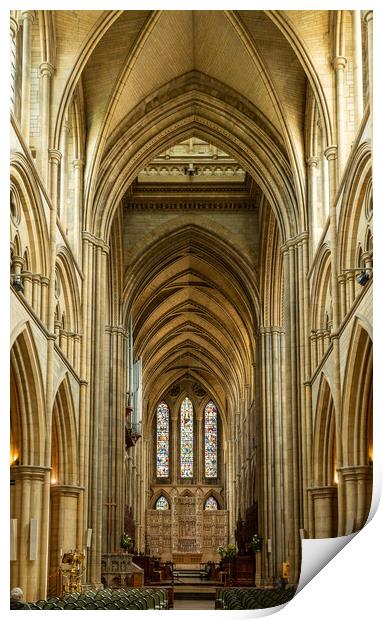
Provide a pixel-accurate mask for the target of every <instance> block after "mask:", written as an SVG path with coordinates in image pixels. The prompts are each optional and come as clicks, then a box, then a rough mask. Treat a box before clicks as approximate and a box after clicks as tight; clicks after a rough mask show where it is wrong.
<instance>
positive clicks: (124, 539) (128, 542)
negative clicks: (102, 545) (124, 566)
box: [120, 532, 133, 551]
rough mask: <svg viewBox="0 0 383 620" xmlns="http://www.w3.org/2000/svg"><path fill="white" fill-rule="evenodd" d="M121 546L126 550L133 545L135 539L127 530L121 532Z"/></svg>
mask: <svg viewBox="0 0 383 620" xmlns="http://www.w3.org/2000/svg"><path fill="white" fill-rule="evenodd" d="M120 546H121V549H124V551H129V550H130V549H131V548H132V547H133V539H132V538H131V537H130V536H129V534H127V533H126V532H124V533H123V534H121V542H120Z"/></svg>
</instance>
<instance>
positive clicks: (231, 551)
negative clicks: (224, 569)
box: [217, 545, 238, 559]
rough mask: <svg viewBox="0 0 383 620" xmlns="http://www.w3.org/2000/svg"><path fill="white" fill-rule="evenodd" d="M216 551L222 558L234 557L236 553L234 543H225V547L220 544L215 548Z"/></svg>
mask: <svg viewBox="0 0 383 620" xmlns="http://www.w3.org/2000/svg"><path fill="white" fill-rule="evenodd" d="M217 553H219V555H220V556H221V558H222V559H224V558H226V559H231V558H235V556H236V555H237V553H238V549H237V546H236V545H227V547H224V546H223V545H220V546H219V547H218V549H217Z"/></svg>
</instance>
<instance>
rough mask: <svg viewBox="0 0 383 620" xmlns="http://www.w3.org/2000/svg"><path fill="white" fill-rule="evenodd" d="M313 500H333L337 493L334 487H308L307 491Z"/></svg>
mask: <svg viewBox="0 0 383 620" xmlns="http://www.w3.org/2000/svg"><path fill="white" fill-rule="evenodd" d="M307 490H308V492H309V493H310V495H311V497H312V498H313V499H322V498H326V497H328V498H333V497H335V495H336V494H337V493H338V487H337V486H336V485H332V486H325V487H310V488H308V489H307Z"/></svg>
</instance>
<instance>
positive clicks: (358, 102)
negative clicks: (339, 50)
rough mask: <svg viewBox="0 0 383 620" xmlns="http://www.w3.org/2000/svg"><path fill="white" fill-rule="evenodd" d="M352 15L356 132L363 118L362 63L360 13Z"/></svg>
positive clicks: (353, 12) (355, 12) (356, 12)
mask: <svg viewBox="0 0 383 620" xmlns="http://www.w3.org/2000/svg"><path fill="white" fill-rule="evenodd" d="M351 14H352V64H353V78H354V115H355V118H354V127H355V131H358V129H359V126H360V123H361V121H362V118H363V61H362V22H361V12H360V11H351Z"/></svg>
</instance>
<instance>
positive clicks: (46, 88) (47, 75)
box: [40, 62, 54, 186]
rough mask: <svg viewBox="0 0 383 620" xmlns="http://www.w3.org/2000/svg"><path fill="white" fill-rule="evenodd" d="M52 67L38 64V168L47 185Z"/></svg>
mask: <svg viewBox="0 0 383 620" xmlns="http://www.w3.org/2000/svg"><path fill="white" fill-rule="evenodd" d="M53 72H54V69H53V66H52V65H51V64H50V63H49V62H42V63H41V65H40V80H41V82H40V83H41V149H40V151H41V152H40V169H41V174H42V178H43V181H44V183H45V184H46V186H48V175H49V152H48V149H49V127H50V101H51V78H52V75H53Z"/></svg>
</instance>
